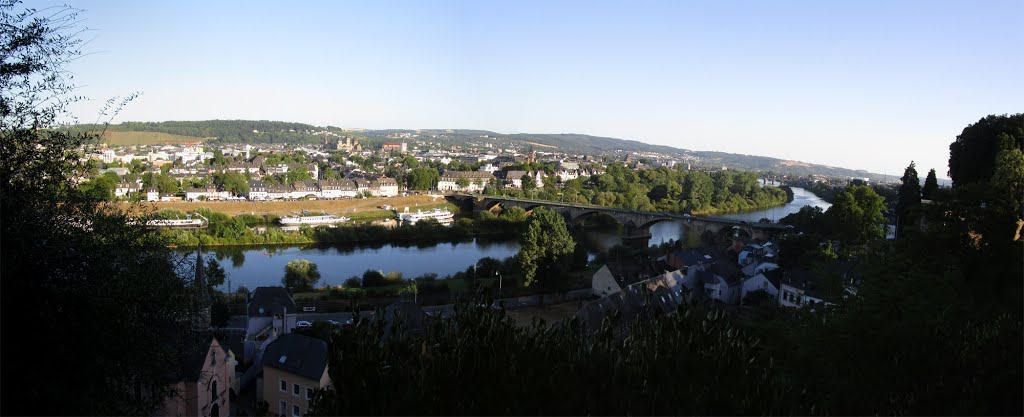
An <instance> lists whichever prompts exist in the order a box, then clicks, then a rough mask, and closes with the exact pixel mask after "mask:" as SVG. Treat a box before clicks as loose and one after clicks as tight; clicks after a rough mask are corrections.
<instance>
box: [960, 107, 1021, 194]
mask: <svg viewBox="0 0 1024 417" xmlns="http://www.w3.org/2000/svg"><path fill="white" fill-rule="evenodd" d="M1014 148H1016V149H1020V150H1024V113H1018V114H1015V115H1012V116H1007V115H1002V116H995V115H990V116H988V117H985V118H983V119H981V120H978V122H977V123H974V124H972V125H968V126H967V127H965V128H964V130H963V132H961V133H960V135H958V136H957V137H956V140H955V141H953V143H951V144H950V145H949V178H950V179H952V180H953V186H954V187H959V186H961V185H966V184H970V183H974V182H986V181H988V179H989V178H992V174H993V172H995V159H996V155H998V153H999V151H1003V150H1010V149H1014Z"/></svg>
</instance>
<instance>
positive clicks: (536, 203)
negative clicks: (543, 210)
mask: <svg viewBox="0 0 1024 417" xmlns="http://www.w3.org/2000/svg"><path fill="white" fill-rule="evenodd" d="M445 198H446V199H447V200H449V201H451V202H453V203H455V204H457V205H458V206H459V207H460V208H461V209H462V210H467V211H468V210H470V209H472V211H473V214H474V215H476V214H478V213H479V212H481V211H489V210H493V209H494V208H495V207H502V208H507V207H520V208H522V209H524V210H526V211H527V212H530V211H531V210H533V209H535V208H537V207H547V208H549V209H551V210H552V211H554V212H556V213H559V214H561V215H562V216H564V217H565V218H566V219H567V220H568V222H569V223H570V224H572V223H576V222H579V221H581V220H583V219H585V218H586V217H588V216H593V215H597V214H603V215H606V216H609V217H611V218H613V219H615V221H617V222H619V223H620V224H622V226H623V227H622V233H623V236H622V240H623V242H625V243H626V244H629V245H637V246H647V244H648V242H649V240H650V238H651V232H650V227H651V226H652V225H654V224H655V223H658V222H663V221H681V222H683V223H684V224H686V226H687V227H688V228H690V229H691V230H695V231H696V232H697V233H701V234H703V233H704V232H705V231H710V232H712V233H714V234H716V235H720V234H722V233H724V232H729V231H737V232H742V233H745V234H746V235H748V236H750V237H752V238H755V239H772V238H775V237H777V236H779V235H781V234H784V233H787V232H790V231H792V226H786V225H780V224H774V223H751V222H747V221H743V220H734V219H727V218H723V217H713V216H693V215H689V214H673V213H659V212H651V211H636V210H627V209H620V208H612V207H601V206H594V205H589V204H573V203H561V202H557V201H542V200H526V199H518V198H510V197H502V196H486V195H479V194H449V195H447V196H445Z"/></svg>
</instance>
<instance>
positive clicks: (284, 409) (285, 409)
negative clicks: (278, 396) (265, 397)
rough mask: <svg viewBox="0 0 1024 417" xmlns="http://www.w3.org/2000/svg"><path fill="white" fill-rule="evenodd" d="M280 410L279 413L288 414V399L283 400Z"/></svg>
mask: <svg viewBox="0 0 1024 417" xmlns="http://www.w3.org/2000/svg"><path fill="white" fill-rule="evenodd" d="M279 411H280V413H278V414H280V415H282V416H286V415H288V401H281V409H280V410H279Z"/></svg>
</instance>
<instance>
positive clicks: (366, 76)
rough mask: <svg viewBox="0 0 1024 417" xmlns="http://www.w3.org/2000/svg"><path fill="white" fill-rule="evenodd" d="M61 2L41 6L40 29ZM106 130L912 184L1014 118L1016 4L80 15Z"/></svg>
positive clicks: (441, 7) (404, 7)
mask: <svg viewBox="0 0 1024 417" xmlns="http://www.w3.org/2000/svg"><path fill="white" fill-rule="evenodd" d="M48 4H53V5H59V4H61V3H57V2H49V3H48V2H46V1H43V2H34V3H33V4H31V6H32V7H37V8H42V7H46V6H47V5H48ZM71 6H73V7H76V8H80V9H83V12H82V14H81V15H80V18H81V21H82V22H81V26H82V27H85V28H88V29H89V30H88V31H86V32H85V33H84V34H83V36H84V37H85V38H86V39H87V40H88V42H87V43H86V44H85V45H84V46H83V51H84V52H85V53H86V55H85V56H83V57H82V58H80V59H78V60H76V61H75V62H74V63H73V64H72V65H71V67H70V68H69V69H70V70H71V72H72V73H73V74H74V75H75V78H74V81H75V83H77V84H78V85H79V86H80V88H79V89H78V91H77V93H78V94H81V95H84V96H87V97H90V98H91V99H92V100H91V101H88V102H84V103H79V104H77V105H76V106H75V107H74V110H75V113H76V115H78V116H79V119H80V121H81V122H92V121H93V120H94V119H95V117H96V116H95V115H96V114H97V111H98V109H99V108H100V107H101V105H102V104H103V102H104V101H105V100H106V99H107V98H109V97H114V96H124V95H127V94H130V93H132V92H141V93H142V95H141V96H140V97H138V98H137V99H136V100H134V101H133V102H132V103H130V104H129V105H128V107H127V108H126V109H125V110H124V111H123V112H122V113H121V114H119V115H118V116H117V118H115V119H114V120H113V122H114V123H118V122H121V121H165V120H207V119H267V120H281V121H292V122H302V123H309V124H315V125H334V126H341V127H353V128H367V129H383V128H396V129H431V128H452V129H456V128H459V129H482V130H490V131H495V132H499V133H582V134H589V135H595V136H609V137H617V138H622V139H631V140H638V141H641V142H646V143H652V144H658V145H668V146H673V147H678V148H685V149H691V150H698V151H722V152H730V153H742V154H751V155H760V156H769V157H775V158H781V159H788V160H798V161H803V162H809V163H816V164H824V165H831V166H838V167H844V168H853V169H864V170H868V171H871V172H877V173H882V174H888V175H893V176H899V175H902V172H903V169H904V168H905V167H906V166H907V165H908V164H909V163H910V161H911V160H914V161H916V162H917V169H918V173H919V175H920V176H921V177H923V176H924V175H925V174H926V173H927V171H928V170H929V169H931V168H934V169H935V170H936V172H937V173H938V174H939V176H940V177H944V178H945V177H948V175H947V173H946V172H947V169H948V168H947V159H948V145H949V143H950V142H951V141H952V140H953V139H954V138H955V137H956V135H957V134H959V133H960V131H961V130H962V129H963V128H964V127H965V126H967V125H968V124H970V123H974V122H976V121H977V120H978V119H980V118H982V117H984V116H986V115H988V114H1003V113H1017V112H1021V111H1024V83H1021V82H1020V76H1019V74H1018V73H1017V71H1019V68H1021V67H1024V57H1022V55H1021V54H1020V53H1019V52H1018V51H1019V48H1020V46H1021V45H1022V44H1024V42H1022V41H1024V32H1021V31H1020V30H1019V18H1020V16H1021V15H1024V2H1020V1H984V2H970V3H968V2H899V3H892V2H874V1H868V2H856V3H832V2H809V1H808V2H804V1H799V2H772V3H753V2H718V3H714V4H706V3H688V2H630V3H628V4H612V3H604V2H555V3H548V2H508V3H496V2H494V3H472V2H367V3H356V2H323V3H299V4H284V3H281V2H273V3H271V2H212V3H206V2H198V1H181V2H173V3H162V4H160V3H155V4H149V3H145V2H139V3H135V2H116V1H110V2H107V1H104V2H99V1H76V2H73V3H71Z"/></svg>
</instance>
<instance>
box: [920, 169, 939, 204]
mask: <svg viewBox="0 0 1024 417" xmlns="http://www.w3.org/2000/svg"><path fill="white" fill-rule="evenodd" d="M938 189H939V180H938V178H935V168H932V169H930V170H928V176H927V177H925V179H924V188H921V198H923V199H925V200H931V199H933V198H935V191H936V190H938Z"/></svg>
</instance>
